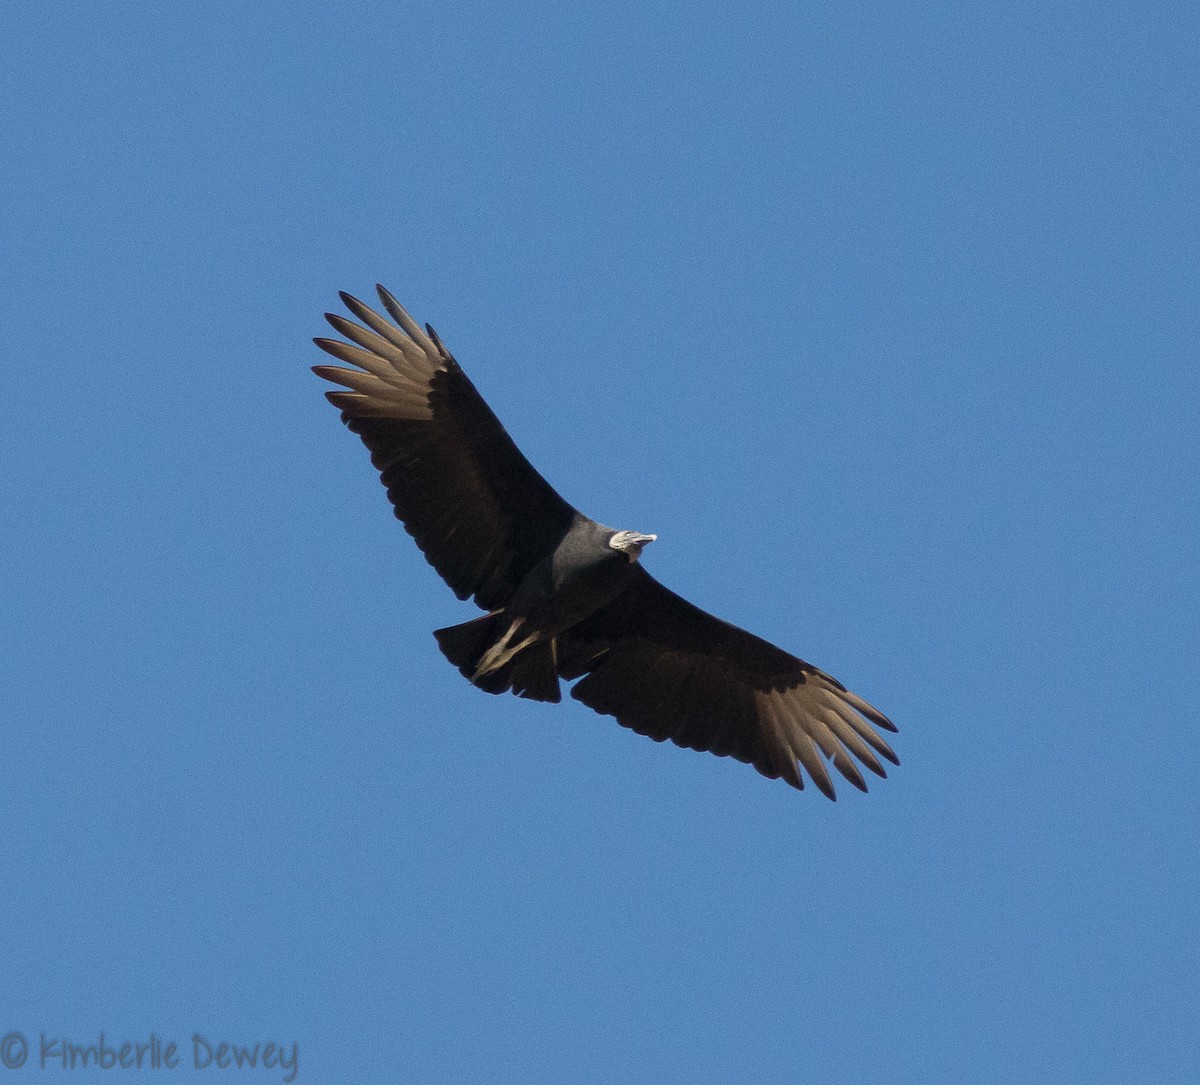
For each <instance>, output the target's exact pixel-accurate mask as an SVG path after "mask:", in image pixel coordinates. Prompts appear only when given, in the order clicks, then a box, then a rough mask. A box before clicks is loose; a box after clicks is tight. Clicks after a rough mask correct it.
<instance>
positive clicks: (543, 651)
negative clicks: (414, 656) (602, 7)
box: [433, 611, 562, 703]
mask: <svg viewBox="0 0 1200 1085" xmlns="http://www.w3.org/2000/svg"><path fill="white" fill-rule="evenodd" d="M508 625H509V619H508V615H506V614H505V613H504V612H503V611H497V612H496V613H495V614H485V615H483V617H482V618H475V619H474V620H472V621H469V622H463V624H462V625H451V626H447V627H446V628H445V629H435V630H434V633H433V635H434V636H435V637H436V638H437V642H438V647H439V648H441V650H442V655H444V656H445V657H446V658H447V659H448V660H450V662H451V663H453V664H454V665H455V666H456V667H457V668H458V670H459V673H460V674H462V675H463V676H464V677H465V678H467V679H469V680H470V681H471V682H472V683H474V684H475V685H476V686H478V687H479V688H480V689H482V690H486V691H487V692H488V693H503V692H504V691H505V690H508V689H511V690H512V691H513V693H515V694H516V695H517V696H518V697H528V698H530V699H532V700H535V701H553V702H555V703H557V702H559V701H560V700H562V693H561V692H560V690H559V688H558V674H557V672H556V670H555V666H554V649H553V648H552V646H551V645H550V644H549V643H546V644H533V645H530V646H529V647H528V648H526V649H525V650H524V651H523V652H520V653H518V654H517V655H516V656H515V657H514V658H513V659H511V660H509V662H507V663H506V664H504V666H502V667H499V668H497V669H496V670H494V671H491V672H490V673H488V674H482V675H476V671H477V670H478V669H479V661H480V659H482V658H483V656H484V654H485V653H486V652H487V650H488V649H489V648H490V647H491V646H492V645H493V644H495V643H496V642H497V641H498V640H500V638H501V637H503V636H504V634H505V632H506V631H507V630H508Z"/></svg>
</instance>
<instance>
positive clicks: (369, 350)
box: [314, 287, 899, 799]
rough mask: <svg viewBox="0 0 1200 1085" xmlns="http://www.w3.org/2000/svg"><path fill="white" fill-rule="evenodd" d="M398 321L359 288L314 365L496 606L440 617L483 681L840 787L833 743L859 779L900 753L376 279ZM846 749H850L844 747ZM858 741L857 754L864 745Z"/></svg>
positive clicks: (428, 534)
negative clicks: (514, 420)
mask: <svg viewBox="0 0 1200 1085" xmlns="http://www.w3.org/2000/svg"><path fill="white" fill-rule="evenodd" d="M377 289H378V291H379V296H380V299H381V300H382V302H383V305H384V308H385V309H386V310H387V312H388V313H389V314H391V316H392V317H393V319H394V321H395V323H393V322H392V321H389V320H388V319H387V318H386V317H384V316H382V315H380V314H379V313H377V312H375V311H374V310H373V309H370V308H369V307H367V306H366V305H364V304H363V303H362V302H360V301H359V300H358V299H356V298H353V297H351V296H350V295H349V294H345V293H343V294H342V295H341V298H342V301H343V302H345V304H346V306H347V308H348V309H349V310H350V311H351V312H352V313H353V314H354V315H355V316H356V317H358V319H359V320H360V321H361V322H362V323H361V324H358V323H355V322H354V321H351V320H347V319H346V318H345V317H341V316H337V315H335V314H332V313H327V314H326V319H327V320H328V321H329V323H330V324H331V325H332V326H333V327H334V329H335V330H336V331H338V332H339V333H341V334H342V335H343V336H344V337H345V338H346V339H347V340H349V342H343V341H341V340H335V339H317V340H316V343H317V345H318V346H319V347H320V348H321V349H322V350H324V351H325V352H326V353H328V354H331V355H333V357H335V358H337V359H339V360H340V361H343V362H347V363H349V364H350V365H352V366H354V367H356V368H354V369H346V368H342V367H340V366H330V365H321V366H315V367H314V370H315V372H316V373H317V374H318V375H320V376H321V377H324V378H325V379H326V380H330V381H333V382H334V383H336V384H339V385H342V386H343V387H344V388H346V389H348V390H347V391H336V392H328V393H326V395H327V396H328V398H329V400H330V402H331V403H333V404H334V406H336V407H338V408H339V409H340V410H341V411H342V419H343V421H344V422H345V423H346V424H347V425H348V426H349V427H350V429H352V430H353V431H354V432H355V433H357V434H358V435H359V436H360V437H361V438H362V440H363V443H364V444H366V446H367V448H368V449H370V452H371V461H372V463H374V465H375V466H376V468H378V470H379V473H380V476H381V478H382V481H383V484H384V485H385V486H386V487H387V493H388V498H389V500H390V501H391V502H392V504H393V505H394V506H395V510H396V515H397V517H399V518H400V519H401V520H402V521H403V522H404V525H405V527H406V528H407V530H408V532H409V533H410V534H411V535H412V536H413V538H414V539H415V540H416V542H417V545H418V546H419V547H420V548H421V550H422V552H423V553H424V554H425V557H426V558H427V559H428V561H429V563H430V564H431V565H432V566H433V567H434V568H435V569H436V570H437V571H438V572H439V573H440V574H441V576H442V577H443V579H445V581H446V583H447V584H449V585H450V587H451V588H452V589H453V590H454V593H455V594H456V595H457V596H458V597H459V598H460V599H467V598H472V597H473V598H474V600H475V602H476V603H477V604H478V605H479V606H480V607H481V608H483V609H484V610H486V611H488V613H487V614H485V615H483V616H482V617H480V618H476V619H474V620H473V621H470V622H466V623H463V624H462V625H456V626H451V627H448V628H446V629H439V630H437V632H436V633H435V634H434V635H435V636H436V637H437V641H438V645H439V647H440V648H441V650H442V652H443V653H444V654H445V655H446V657H447V658H448V659H449V660H450V661H451V662H452V663H453V664H454V665H455V666H457V667H458V668H459V670H460V671H461V672H462V673H463V674H464V675H465V676H466V677H467V678H468V679H470V680H471V681H472V682H473V683H474V684H475V685H477V686H479V687H480V688H481V689H484V690H487V691H488V692H489V693H503V692H505V691H507V690H512V691H513V692H514V693H516V694H518V695H519V696H523V697H531V698H534V699H536V700H541V701H555V702H557V701H559V700H560V699H561V693H560V687H559V680H560V679H565V680H568V681H571V680H575V679H579V681H578V682H576V684H575V686H574V687H573V688H572V690H571V696H572V697H574V698H575V699H577V700H579V701H582V702H583V703H584V704H586V705H588V706H590V707H591V708H593V709H595V710H596V711H597V712H600V713H603V714H606V715H611V716H614V717H616V719H617V721H618V722H619V723H621V724H623V725H624V726H626V727H629V728H631V729H633V730H634V731H637V732H638V733H639V734H643V735H649V736H650V737H651V738H653V739H656V740H658V741H663V740H665V739H671V740H672V741H673V742H675V743H677V744H678V745H680V746H686V747H688V748H690V749H694V750H707V751H711V752H712V753H715V754H718V755H721V756H729V757H734V758H736V759H737V760H739V761H745V762H747V763H748V764H751V765H753V766H754V767H755V768H756V769H758V771H759V772H761V773H762V774H763V775H764V776H769V777H772V778H782V779H784V780H786V781H787V782H788V783H789V784H791V785H792V786H794V787H797V788H803V787H804V775H802V773H801V771H800V769H801V767H803V769H804V772H805V773H806V774H807V776H808V777H809V778H810V779H811V780H812V781H813V782H814V783H815V784H816V785H817V787H818V788H820V789H821V791H822V792H824V794H826V795H828V796H829V798H831V799H832V798H834V797H835V796H834V790H833V784H832V781H831V780H830V776H829V771H828V768H827V766H826V761H827V760H828V761H831V762H832V763H833V765H834V767H835V768H837V769H838V771H839V772H841V774H842V775H843V776H845V777H846V779H848V780H849V781H850V782H851V783H852V784H854V785H855V787H858V788H860V789H862V790H863V791H865V790H866V784H865V782H864V780H863V776H862V773H861V771H860V770H859V767H858V764H859V763H861V764H862V765H864V766H866V768H867V769H869V770H870V771H871V772H874V773H876V774H877V775H879V776H885V775H886V773H885V771H884V768H883V765H882V763H881V759H883V760H887V761H891V762H892V763H893V764H898V763H899V762H898V760H897V758H896V755H895V754H894V753H893V752H892V750H891V747H890V746H888V744H887V742H886V741H884V739H883V737H882V736H881V735H880V734H879V731H878V730H877V728H882V729H883V730H887V731H895V729H896V728H895V726H894V725H893V724H892V723H891V721H890V720H888V719H887V717H886V716H884V715H883V714H882V713H881V712H879V711H877V710H876V709H874V708H872V707H871V706H870V705H869V704H867V703H866V701H864V700H863V699H862V698H861V697H858V696H856V695H855V694H853V693H850V692H849V691H848V690H847V689H846V688H845V687H844V686H842V685H841V683H839V682H838V681H836V680H835V679H833V678H831V677H830V676H829V675H827V674H825V673H824V672H823V671H820V670H818V669H817V668H816V667H813V666H812V665H811V664H808V663H805V662H804V661H803V660H801V659H797V658H796V657H795V656H793V655H789V654H788V653H787V652H785V651H783V650H782V649H780V648H777V647H775V646H774V645H773V644H769V643H768V642H767V641H765V640H762V639H761V638H759V637H756V636H754V634H752V633H747V632H746V631H745V630H742V629H738V628H737V627H736V626H733V625H730V624H729V623H728V622H724V621H721V619H719V618H715V617H713V616H712V615H711V614H707V613H705V612H704V611H703V610H701V609H699V608H698V607H696V606H694V605H692V604H691V603H689V602H687V601H686V600H685V599H682V598H681V597H680V596H678V595H676V594H675V593H674V592H672V591H670V590H669V589H668V588H665V587H663V585H661V584H660V583H659V582H658V581H657V580H655V579H654V578H653V577H652V576H651V575H650V574H649V573H647V572H646V571H645V569H643V568H642V566H641V564H640V561H639V560H638V559H639V557H640V555H641V551H642V549H643V548H644V547H645V546H646V545H648V544H649V543H650V542H652V541H654V539H655V536H653V535H645V534H642V533H640V532H635V531H614V530H613V529H611V528H607V527H604V526H603V525H602V524H598V523H596V522H595V521H594V520H591V519H590V518H588V517H587V516H584V515H583V514H582V513H581V512H579V511H578V510H577V509H575V508H573V507H572V506H571V505H569V504H567V502H566V501H564V500H563V499H562V498H561V497H560V496H559V495H558V494H557V493H556V492H555V491H554V489H553V488H552V487H551V486H550V484H549V483H547V482H546V480H545V479H544V478H542V476H541V475H540V474H538V472H537V471H536V470H535V469H534V468H533V466H532V465H531V464H530V463H529V461H528V460H527V459H526V458H525V457H524V456H523V455H522V454H521V452H520V450H519V449H518V448H517V446H516V445H515V444H514V443H513V441H512V438H510V437H509V435H508V434H507V432H505V429H504V427H503V426H502V425H501V424H500V421H499V420H498V419H497V418H496V416H495V415H494V414H493V413H492V411H491V409H490V408H489V407H488V405H487V404H486V403H485V402H484V400H483V397H482V396H480V395H479V393H478V392H477V391H476V390H475V386H474V385H473V384H472V383H471V382H470V380H469V379H468V378H467V376H466V374H465V373H464V372H463V371H462V369H461V367H460V366H459V365H458V363H457V362H456V361H455V360H454V358H453V357H452V356H451V354H450V353H449V351H447V350H446V348H445V347H444V346H443V345H442V343H441V341H440V340H439V339H438V337H437V335H436V333H435V332H434V331H433V329H432V328H430V327H429V326H428V325H426V327H425V330H424V331H422V329H421V328H420V327H418V326H417V324H416V323H415V322H414V321H413V319H412V318H411V317H410V316H409V315H408V313H407V312H405V310H404V309H403V308H402V307H401V306H400V304H399V303H398V302H397V301H396V299H395V298H393V297H392V295H391V294H389V293H388V292H387V291H386V290H385V289H384V288H383V287H377ZM852 755H853V756H852ZM855 759H857V761H856V760H855Z"/></svg>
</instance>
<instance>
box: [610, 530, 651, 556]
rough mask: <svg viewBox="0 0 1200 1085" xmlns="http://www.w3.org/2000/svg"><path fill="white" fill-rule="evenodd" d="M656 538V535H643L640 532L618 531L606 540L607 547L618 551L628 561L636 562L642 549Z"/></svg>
mask: <svg viewBox="0 0 1200 1085" xmlns="http://www.w3.org/2000/svg"><path fill="white" fill-rule="evenodd" d="M657 538H658V536H657V535H643V534H642V533H641V532H640V531H618V532H616V533H615V534H614V535H613V537H612V538H611V539H609V540H608V545H609V546H611V547H612V548H613V549H614V550H620V551H621V553H622V554H624V555H625V556H626V557H627V558H628V559H629V560H630V561H637V559H638V558H639V557H641V555H642V549H643V547H645V546H646V545H647V543H652V542H654V540H655V539H657Z"/></svg>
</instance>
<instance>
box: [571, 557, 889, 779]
mask: <svg viewBox="0 0 1200 1085" xmlns="http://www.w3.org/2000/svg"><path fill="white" fill-rule="evenodd" d="M559 672H560V674H561V675H562V677H564V678H567V679H570V678H580V681H579V682H577V683H576V685H575V687H574V688H573V689H572V691H571V695H572V696H573V697H575V698H576V699H577V700H579V701H582V702H583V703H584V704H586V705H588V706H589V707H591V708H593V709H595V710H596V711H597V712H600V713H602V714H604V715H611V716H614V717H615V718H616V719H617V722H618V723H621V724H623V725H624V726H626V727H629V728H631V729H633V730H635V731H638V732H640V733H641V734H646V735H650V736H651V737H652V738H655V739H658V740H660V741H661V740H663V739H668V738H669V739H671V741H673V742H675V743H676V744H678V745H680V746H685V747H688V748H690V749H695V750H706V751H710V752H712V753H715V754H718V755H721V756H729V757H734V758H737V759H738V760H739V761H745V762H747V763H749V764H752V765H753V766H754V767H755V768H756V769H758V771H759V772H761V773H762V774H763V775H764V776H769V777H771V778H779V777H782V778H783V779H784V780H786V781H787V782H788V783H789V784H791V785H792V786H793V787H797V788H803V787H804V779H805V776H807V778H808V779H810V780H812V781H813V783H815V784H816V785H817V787H818V788H819V789H820V790H821V791H822V792H823V793H824V794H825V795H827V796H828V797H829V798H831V799H833V798H835V797H836V796H835V793H834V787H833V781H832V779H831V777H830V774H829V769H828V766H827V762H832V764H833V766H834V768H836V769H837V770H838V771H839V773H840V774H841V775H842V776H844V777H845V778H846V779H847V780H848V781H849V782H850V783H851V784H853V785H854V786H855V787H856V788H859V789H860V790H862V791H865V790H866V789H867V785H866V781H865V780H864V778H863V774H862V772H861V771H860V770H859V768H858V764H857V763H856V761H855V758H857V759H858V761H859V762H861V763H862V764H863V765H864V766H865V767H866V768H867V769H869V770H870V771H871V772H873V773H875V774H876V775H878V776H886V773H885V772H884V769H883V766H882V765H881V764H880V763H879V758H878V757H877V756H876V754H880V755H882V756H883V757H885V758H887V760H889V761H892V762H894V763H897V764H898V763H899V762H898V761H897V759H896V755H895V754H894V753H893V752H892V750H891V747H890V746H888V744H887V743H886V742H885V741H884V739H883V738H882V737H881V736H880V735H879V734H878V732H877V731H876V730H875V727H882V728H884V729H886V730H889V731H894V730H895V729H896V728H895V725H894V724H893V723H892V722H891V720H889V719H888V718H887V717H886V716H884V715H883V713H881V712H879V710H878V709H876V708H874V707H872V706H871V705H869V704H868V703H867V702H866V701H864V700H863V699H862V698H861V697H859V696H857V695H856V694H853V693H850V692H849V691H848V690H846V689H845V688H844V687H843V686H842V685H841V683H839V682H838V681H837V680H836V679H834V678H831V677H830V676H829V675H827V674H825V672H824V671H821V670H818V669H817V668H816V667H813V666H812V665H811V664H809V663H806V662H804V660H802V659H798V658H796V657H795V656H793V655H790V654H788V653H787V652H785V651H783V649H781V648H777V647H776V646H775V645H773V644H770V643H769V642H767V641H765V640H763V639H761V638H760V637H756V636H755V635H754V634H753V633H747V632H746V631H745V630H744V629H739V628H737V627H736V626H734V625H730V624H729V623H728V622H724V621H722V620H721V619H719V618H716V617H714V616H713V615H711V614H708V613H706V612H705V611H703V610H701V609H700V608H699V607H697V606H694V605H693V604H692V603H689V602H688V601H687V600H685V599H682V598H681V597H680V596H678V595H676V594H675V593H674V592H672V591H670V590H669V589H668V588H665V587H663V585H661V584H660V583H659V582H658V581H657V580H655V579H654V578H653V577H652V576H650V574H649V573H647V572H646V571H645V570H644V569H642V568H641V567H640V566H639V568H638V573H637V575H636V577H635V579H634V582H633V584H632V586H631V587H630V588H629V589H628V590H627V591H625V592H624V593H623V594H622V595H620V596H618V597H617V598H616V599H615V600H613V601H612V602H610V603H609V604H607V606H605V607H603V608H601V609H600V610H598V611H597V612H596V613H594V614H593V615H591V616H590V617H589V618H586V619H585V620H584V621H583V622H581V623H580V624H579V625H577V626H575V627H574V628H573V629H571V630H570V632H569V633H567V634H564V635H563V636H561V637H560V638H559ZM873 725H874V726H873ZM801 769H803V773H802V772H801Z"/></svg>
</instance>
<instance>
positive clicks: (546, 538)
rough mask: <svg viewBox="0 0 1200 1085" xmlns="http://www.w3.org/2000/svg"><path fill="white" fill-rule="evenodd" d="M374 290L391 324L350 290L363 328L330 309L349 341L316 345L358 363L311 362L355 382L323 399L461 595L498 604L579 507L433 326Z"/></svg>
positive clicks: (349, 303)
mask: <svg viewBox="0 0 1200 1085" xmlns="http://www.w3.org/2000/svg"><path fill="white" fill-rule="evenodd" d="M376 289H377V290H378V291H379V297H380V299H381V300H382V301H383V304H384V307H385V308H386V309H387V311H388V312H389V313H390V314H391V315H392V317H393V318H394V320H395V323H392V321H390V320H387V319H386V318H385V317H383V316H381V315H380V314H379V313H377V312H375V311H374V310H373V309H370V308H368V307H367V306H366V305H364V304H363V303H362V302H361V301H359V300H358V299H357V298H353V297H351V296H350V295H349V294H345V293H343V294H342V295H341V298H342V301H343V302H345V304H346V307H347V308H348V309H349V310H350V311H351V312H352V313H353V314H354V315H355V316H356V317H358V319H359V320H361V321H362V324H356V323H355V322H354V321H352V320H347V319H346V318H345V317H341V316H336V315H334V314H332V313H326V314H325V317H326V319H327V320H328V321H329V323H330V324H332V325H333V327H334V328H335V329H336V330H337V331H338V332H340V333H341V334H342V335H344V336H345V337H346V338H347V339H349V340H350V341H351V342H350V343H343V342H341V341H340V340H336V339H317V340H316V344H317V346H319V347H320V348H321V349H322V350H324V351H325V352H326V353H328V354H332V355H333V356H334V357H335V358H337V359H339V360H341V361H343V362H349V363H350V364H351V365H353V366H356V367H357V368H355V369H343V368H342V367H340V366H332V365H319V366H314V367H313V369H314V371H315V372H316V373H317V374H318V376H321V377H324V378H325V379H326V380H330V381H333V382H334V383H336V384H341V385H343V386H345V387H346V388H348V389H350V391H348V392H340V391H339V392H327V393H326V396H327V397H328V399H329V401H330V402H331V403H332V404H333V405H334V406H335V407H338V408H340V409H341V412H342V421H344V422H345V423H346V425H347V426H349V427H350V428H351V429H352V430H353V431H354V432H355V433H357V434H358V435H359V436H360V437H362V439H363V443H364V444H365V445H366V446H367V448H369V449H370V450H371V462H372V463H374V465H375V466H376V467H377V468H378V469H379V474H380V476H381V478H382V480H383V484H384V485H385V486H386V487H387V492H388V498H389V500H390V501H391V502H392V504H393V505H394V506H395V508H396V515H397V516H398V517H399V518H400V519H401V520H403V521H404V526H405V527H406V528H407V529H408V532H409V534H410V535H412V536H413V538H414V539H416V541H417V545H418V546H419V547H420V548H421V550H422V552H423V553H424V554H425V557H426V558H427V559H428V561H429V563H430V564H431V565H432V566H433V567H434V568H435V569H436V570H437V571H438V572H439V573H440V574H441V575H442V578H443V579H444V580H445V581H446V583H447V584H449V585H450V587H451V588H452V589H453V590H454V593H455V594H456V595H457V596H458V597H459V598H460V599H466V598H467V597H468V596H471V595H473V596H475V601H476V603H478V604H479V605H480V606H481V607H483V608H484V609H485V610H492V609H494V608H496V607H500V606H503V605H504V604H505V603H507V602H508V599H509V596H510V595H511V594H512V593H513V591H514V589H515V588H516V586H517V584H519V583H520V582H521V579H522V578H523V577H524V575H525V574H526V573H527V572H529V570H530V569H532V568H533V567H534V566H535V565H536V564H537V563H538V561H539V560H540V559H541V558H543V557H544V556H545V555H546V554H548V553H550V551H552V550H553V549H554V547H555V546H556V545H557V543H558V541H559V540H560V539H561V538H562V537H563V535H564V534H566V532H567V530H568V528H569V527H570V526H571V523H572V521H573V519H574V517H575V516H576V515H578V514H577V513H576V511H575V510H574V509H573V508H572V507H571V506H570V505H568V504H567V502H566V501H564V500H563V499H562V498H561V497H559V495H558V494H557V493H555V491H554V489H553V488H552V487H551V486H550V484H549V483H548V482H547V481H546V480H545V479H544V478H542V476H541V475H539V474H538V473H537V471H535V470H534V468H533V466H532V465H531V464H530V463H529V461H528V460H527V459H526V458H525V457H524V456H523V455H522V454H521V451H520V449H518V448H517V446H516V445H515V444H513V440H512V438H511V437H509V435H508V433H507V432H505V429H504V427H503V426H502V425H501V424H500V421H499V419H497V418H496V416H495V415H494V414H493V413H492V411H491V408H489V407H488V405H487V404H486V403H485V402H484V401H483V397H482V396H480V394H479V393H478V392H477V391H476V390H475V386H474V385H473V384H472V383H471V382H470V380H468V379H467V375H466V374H465V373H464V372H463V371H462V369H461V368H460V367H459V364H458V363H457V362H456V361H455V360H454V358H453V357H452V356H451V355H450V352H449V351H447V350H446V348H445V347H444V346H442V344H441V341H440V340H439V339H438V337H437V334H436V333H435V332H434V330H433V329H432V328H430V327H429V325H426V326H425V327H426V330H425V331H422V330H421V329H420V328H419V327H417V324H416V322H415V321H414V320H413V319H412V317H410V316H409V315H408V313H406V312H405V311H404V309H403V308H402V307H401V305H400V303H399V302H397V301H396V299H395V298H393V297H392V295H391V294H389V293H388V292H387V291H386V290H385V289H384V288H383V287H382V286H380V287H376Z"/></svg>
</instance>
